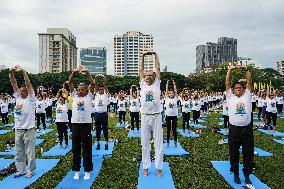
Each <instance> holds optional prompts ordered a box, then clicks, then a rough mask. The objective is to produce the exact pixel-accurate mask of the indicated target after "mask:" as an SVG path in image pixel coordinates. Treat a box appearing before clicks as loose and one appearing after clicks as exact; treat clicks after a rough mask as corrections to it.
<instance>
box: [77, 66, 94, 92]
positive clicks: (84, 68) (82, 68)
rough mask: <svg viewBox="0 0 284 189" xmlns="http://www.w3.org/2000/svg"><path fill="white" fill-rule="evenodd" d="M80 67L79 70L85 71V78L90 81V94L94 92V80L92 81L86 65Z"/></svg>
mask: <svg viewBox="0 0 284 189" xmlns="http://www.w3.org/2000/svg"><path fill="white" fill-rule="evenodd" d="M80 68H81V72H85V73H86V75H87V79H88V80H89V82H90V88H89V90H90V92H91V93H92V94H94V92H95V82H94V79H93V77H92V76H91V73H90V71H89V70H88V69H87V68H86V67H84V66H81V67H80Z"/></svg>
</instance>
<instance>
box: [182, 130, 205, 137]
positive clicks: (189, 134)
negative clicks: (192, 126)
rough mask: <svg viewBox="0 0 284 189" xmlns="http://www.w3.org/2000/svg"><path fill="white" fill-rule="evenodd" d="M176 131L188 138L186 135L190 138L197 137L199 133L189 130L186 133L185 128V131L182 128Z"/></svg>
mask: <svg viewBox="0 0 284 189" xmlns="http://www.w3.org/2000/svg"><path fill="white" fill-rule="evenodd" d="M177 131H178V132H179V134H180V135H181V136H183V137H186V138H188V137H190V138H198V137H200V135H199V134H195V133H194V132H193V131H190V132H189V133H188V130H187V129H186V130H185V133H184V132H183V129H178V130H177Z"/></svg>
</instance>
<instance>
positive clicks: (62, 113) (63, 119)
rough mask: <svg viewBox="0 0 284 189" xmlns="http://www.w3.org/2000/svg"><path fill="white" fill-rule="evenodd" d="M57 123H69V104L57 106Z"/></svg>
mask: <svg viewBox="0 0 284 189" xmlns="http://www.w3.org/2000/svg"><path fill="white" fill-rule="evenodd" d="M55 122H56V123H58V122H59V123H67V122H69V120H68V104H67V103H65V104H60V103H59V102H57V106H56V119H55Z"/></svg>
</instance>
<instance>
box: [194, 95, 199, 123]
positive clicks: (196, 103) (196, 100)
mask: <svg viewBox="0 0 284 189" xmlns="http://www.w3.org/2000/svg"><path fill="white" fill-rule="evenodd" d="M200 108H201V102H200V100H199V98H198V94H196V95H195V96H194V98H193V100H192V116H193V123H194V124H198V119H199V118H200Z"/></svg>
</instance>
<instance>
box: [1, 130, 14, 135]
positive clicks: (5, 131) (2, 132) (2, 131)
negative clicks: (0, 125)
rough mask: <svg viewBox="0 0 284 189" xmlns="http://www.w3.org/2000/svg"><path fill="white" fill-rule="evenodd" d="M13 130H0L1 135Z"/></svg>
mask: <svg viewBox="0 0 284 189" xmlns="http://www.w3.org/2000/svg"><path fill="white" fill-rule="evenodd" d="M11 131H12V130H0V135H3V134H6V133H9V132H11Z"/></svg>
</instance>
